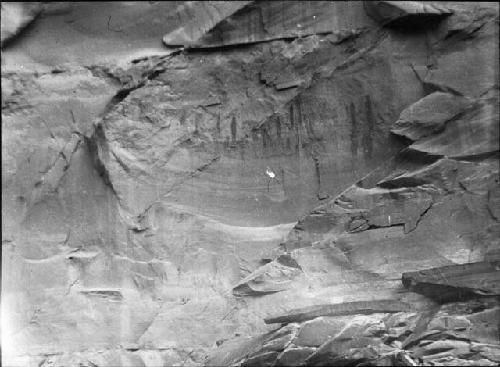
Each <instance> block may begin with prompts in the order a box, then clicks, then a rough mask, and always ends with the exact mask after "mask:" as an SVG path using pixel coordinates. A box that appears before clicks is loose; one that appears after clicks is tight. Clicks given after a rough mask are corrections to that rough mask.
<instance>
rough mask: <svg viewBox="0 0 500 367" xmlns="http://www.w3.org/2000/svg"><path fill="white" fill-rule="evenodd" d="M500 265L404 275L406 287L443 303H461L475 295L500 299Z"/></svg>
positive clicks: (441, 268) (450, 267)
mask: <svg viewBox="0 0 500 367" xmlns="http://www.w3.org/2000/svg"><path fill="white" fill-rule="evenodd" d="M499 280H500V266H499V264H498V263H497V262H494V263H490V262H480V263H472V264H461V265H449V266H443V267H439V268H432V269H426V270H421V271H417V272H412V273H403V277H402V281H403V284H404V285H405V286H406V287H411V288H412V289H413V290H414V291H416V292H419V293H423V294H425V295H427V296H429V297H432V298H437V299H438V300H440V301H444V300H446V301H450V300H453V301H457V300H461V299H466V298H471V296H472V295H475V296H477V295H480V296H500V283H499V282H498V281H499Z"/></svg>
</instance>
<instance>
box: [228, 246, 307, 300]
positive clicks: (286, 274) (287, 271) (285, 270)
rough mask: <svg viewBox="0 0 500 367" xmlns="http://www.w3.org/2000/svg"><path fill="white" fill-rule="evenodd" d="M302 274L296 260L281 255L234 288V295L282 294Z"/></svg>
mask: <svg viewBox="0 0 500 367" xmlns="http://www.w3.org/2000/svg"><path fill="white" fill-rule="evenodd" d="M301 273H302V270H301V268H300V266H299V265H298V264H297V262H296V261H295V260H293V259H292V258H291V257H290V256H289V255H281V256H279V257H278V258H276V259H275V260H273V261H272V262H270V263H268V264H266V265H264V266H261V267H260V268H258V269H257V270H256V271H254V272H253V273H251V274H250V275H248V276H247V277H246V278H244V279H243V280H241V281H240V282H239V283H238V284H237V285H236V286H235V287H234V288H233V294H234V295H235V296H259V295H264V294H268V293H274V292H280V291H283V290H285V289H287V288H289V287H290V284H291V283H292V281H293V279H294V278H295V277H297V276H299V275H300V274H301Z"/></svg>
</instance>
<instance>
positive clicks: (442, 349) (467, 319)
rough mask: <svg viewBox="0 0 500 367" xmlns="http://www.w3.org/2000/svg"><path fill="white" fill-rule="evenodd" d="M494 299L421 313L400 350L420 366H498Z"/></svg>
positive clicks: (498, 313) (498, 318) (497, 311)
mask: <svg viewBox="0 0 500 367" xmlns="http://www.w3.org/2000/svg"><path fill="white" fill-rule="evenodd" d="M499 321H500V309H499V303H498V299H495V298H484V299H476V300H470V301H467V302H451V303H447V304H444V305H442V306H440V307H439V308H438V309H437V310H435V311H433V312H431V313H427V314H423V315H422V316H421V318H420V320H419V322H418V326H417V328H416V329H415V330H414V332H413V334H412V335H411V336H410V337H409V338H408V339H407V340H405V342H404V343H403V348H404V349H406V350H410V351H411V352H412V354H413V356H414V357H416V358H418V360H420V361H422V363H423V364H424V365H428V364H431V363H435V364H438V363H440V364H442V365H449V366H456V365H488V366H493V365H496V364H498V361H499V352H500V345H499V341H498V340H499V339H498V332H499Z"/></svg>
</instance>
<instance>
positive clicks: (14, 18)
mask: <svg viewBox="0 0 500 367" xmlns="http://www.w3.org/2000/svg"><path fill="white" fill-rule="evenodd" d="M1 5H2V16H1V23H2V24H1V45H2V47H3V46H4V44H5V43H6V42H7V41H9V40H10V39H12V38H13V37H15V36H16V35H17V34H18V33H20V32H21V31H22V30H23V28H25V27H26V26H28V25H29V24H30V23H31V22H32V21H33V19H35V18H36V17H37V16H38V14H39V13H40V11H41V10H42V6H41V4H40V3H37V2H22V3H20V2H9V3H7V2H2V4H1Z"/></svg>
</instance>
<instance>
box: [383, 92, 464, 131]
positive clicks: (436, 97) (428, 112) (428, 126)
mask: <svg viewBox="0 0 500 367" xmlns="http://www.w3.org/2000/svg"><path fill="white" fill-rule="evenodd" d="M469 105H470V102H469V101H468V100H467V99H465V98H463V97H460V96H456V95H453V94H449V93H442V92H434V93H432V94H429V95H428V96H425V97H424V98H422V99H421V100H419V101H417V102H416V103H414V104H412V105H411V106H410V107H408V108H406V109H405V110H404V111H403V112H401V115H400V116H399V119H398V120H397V121H396V122H395V124H394V128H392V129H391V132H393V133H395V134H398V135H402V136H406V137H407V138H409V139H411V140H414V141H415V140H419V139H421V138H424V137H426V136H429V135H434V134H436V133H439V132H440V131H441V130H443V129H444V127H445V124H446V122H448V121H449V120H451V119H452V118H453V117H455V116H456V115H458V114H459V113H461V112H463V111H464V110H465V109H466V108H467V107H468V106H469Z"/></svg>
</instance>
